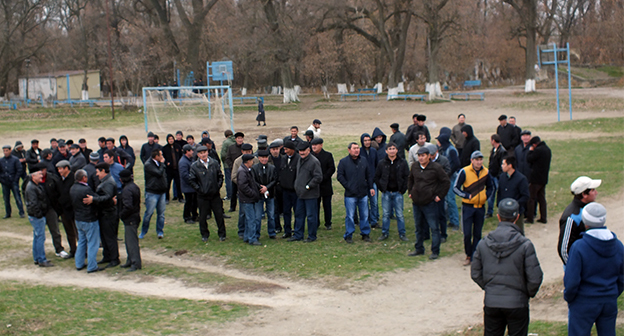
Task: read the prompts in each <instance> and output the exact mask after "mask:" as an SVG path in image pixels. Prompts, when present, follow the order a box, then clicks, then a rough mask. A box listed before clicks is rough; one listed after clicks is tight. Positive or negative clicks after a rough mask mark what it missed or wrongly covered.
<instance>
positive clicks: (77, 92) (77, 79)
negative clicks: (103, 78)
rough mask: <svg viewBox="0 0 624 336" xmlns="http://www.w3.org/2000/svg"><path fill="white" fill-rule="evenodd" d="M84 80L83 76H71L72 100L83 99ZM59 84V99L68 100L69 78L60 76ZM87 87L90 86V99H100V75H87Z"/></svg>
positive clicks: (95, 73) (58, 78) (93, 73)
mask: <svg viewBox="0 0 624 336" xmlns="http://www.w3.org/2000/svg"><path fill="white" fill-rule="evenodd" d="M82 78H83V74H75V75H69V95H70V98H71V99H76V100H80V99H82ZM56 83H57V88H58V90H57V99H58V100H65V99H67V76H59V77H57V79H56ZM87 85H88V86H89V99H99V98H100V73H99V72H97V71H95V72H89V74H88V75H87Z"/></svg>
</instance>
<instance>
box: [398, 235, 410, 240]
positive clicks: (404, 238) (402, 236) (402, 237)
mask: <svg viewBox="0 0 624 336" xmlns="http://www.w3.org/2000/svg"><path fill="white" fill-rule="evenodd" d="M399 239H401V240H402V241H409V239H407V237H405V235H400V236H399Z"/></svg>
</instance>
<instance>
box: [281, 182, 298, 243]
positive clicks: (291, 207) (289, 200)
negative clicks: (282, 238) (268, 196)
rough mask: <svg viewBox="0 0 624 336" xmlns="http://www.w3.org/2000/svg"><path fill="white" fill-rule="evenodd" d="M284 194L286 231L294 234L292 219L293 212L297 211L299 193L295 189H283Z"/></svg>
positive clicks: (283, 209)
mask: <svg viewBox="0 0 624 336" xmlns="http://www.w3.org/2000/svg"><path fill="white" fill-rule="evenodd" d="M282 195H283V197H284V207H283V208H282V211H284V233H285V234H287V235H289V234H292V226H291V219H292V214H293V213H296V212H297V199H298V198H297V193H296V192H295V191H294V190H293V191H290V190H282Z"/></svg>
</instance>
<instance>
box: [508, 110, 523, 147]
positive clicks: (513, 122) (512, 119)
mask: <svg viewBox="0 0 624 336" xmlns="http://www.w3.org/2000/svg"><path fill="white" fill-rule="evenodd" d="M509 125H512V126H513V127H514V131H515V132H516V142H515V143H513V144H512V147H511V148H506V149H507V150H509V151H510V152H511V151H512V150H513V149H514V148H516V146H518V145H519V144H520V134H521V133H522V128H520V126H518V125H516V117H514V116H511V117H509Z"/></svg>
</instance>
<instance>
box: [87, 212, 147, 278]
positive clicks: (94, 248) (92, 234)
mask: <svg viewBox="0 0 624 336" xmlns="http://www.w3.org/2000/svg"><path fill="white" fill-rule="evenodd" d="M76 229H77V230H78V246H77V247H76V268H83V267H84V265H85V253H86V258H87V271H94V270H96V269H97V268H98V265H97V252H98V249H99V247H100V224H99V223H98V221H95V222H81V221H76ZM135 239H136V238H135Z"/></svg>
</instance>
